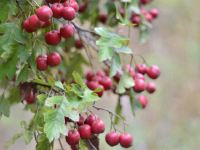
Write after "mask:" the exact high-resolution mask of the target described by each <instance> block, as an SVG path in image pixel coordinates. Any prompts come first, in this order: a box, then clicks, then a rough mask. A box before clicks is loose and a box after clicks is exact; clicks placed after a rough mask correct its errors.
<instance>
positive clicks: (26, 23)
mask: <svg viewBox="0 0 200 150" xmlns="http://www.w3.org/2000/svg"><path fill="white" fill-rule="evenodd" d="M23 29H24V30H25V31H26V32H28V33H31V32H35V31H37V28H33V27H31V26H30V23H29V19H26V20H25V21H24V22H23Z"/></svg>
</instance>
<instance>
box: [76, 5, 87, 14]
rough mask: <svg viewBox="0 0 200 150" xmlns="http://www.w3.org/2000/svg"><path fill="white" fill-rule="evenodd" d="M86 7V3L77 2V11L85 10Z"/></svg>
mask: <svg viewBox="0 0 200 150" xmlns="http://www.w3.org/2000/svg"><path fill="white" fill-rule="evenodd" d="M86 9H87V3H80V4H79V10H78V12H79V13H83V12H85V10H86Z"/></svg>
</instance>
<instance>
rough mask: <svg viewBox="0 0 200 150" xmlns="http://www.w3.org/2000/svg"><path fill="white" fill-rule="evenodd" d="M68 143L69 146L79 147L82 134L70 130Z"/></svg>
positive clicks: (67, 137)
mask: <svg viewBox="0 0 200 150" xmlns="http://www.w3.org/2000/svg"><path fill="white" fill-rule="evenodd" d="M66 141H67V143H68V144H69V145H77V144H79V141H80V134H79V132H78V131H75V130H70V131H69V132H68V136H66Z"/></svg>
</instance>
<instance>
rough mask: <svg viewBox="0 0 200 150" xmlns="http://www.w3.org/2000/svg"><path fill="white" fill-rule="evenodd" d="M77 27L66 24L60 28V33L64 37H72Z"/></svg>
mask: <svg viewBox="0 0 200 150" xmlns="http://www.w3.org/2000/svg"><path fill="white" fill-rule="evenodd" d="M74 33H75V28H74V26H73V25H72V24H66V25H64V26H63V27H61V29H60V35H61V36H62V37H64V38H66V39H67V38H70V37H72V36H73V35H74Z"/></svg>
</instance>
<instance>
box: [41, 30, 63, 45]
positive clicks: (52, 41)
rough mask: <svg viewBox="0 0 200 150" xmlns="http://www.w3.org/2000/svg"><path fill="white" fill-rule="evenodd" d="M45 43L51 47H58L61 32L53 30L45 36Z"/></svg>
mask: <svg viewBox="0 0 200 150" xmlns="http://www.w3.org/2000/svg"><path fill="white" fill-rule="evenodd" d="M45 41H46V43H47V44H49V45H57V44H59V43H60V41H61V36H60V32H59V31H57V30H53V31H50V32H47V33H46V34H45Z"/></svg>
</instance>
